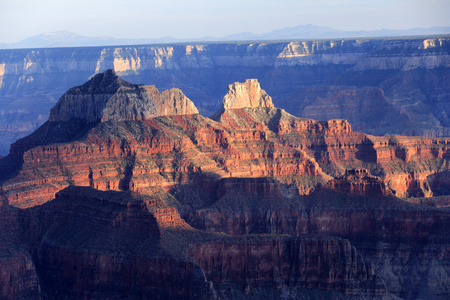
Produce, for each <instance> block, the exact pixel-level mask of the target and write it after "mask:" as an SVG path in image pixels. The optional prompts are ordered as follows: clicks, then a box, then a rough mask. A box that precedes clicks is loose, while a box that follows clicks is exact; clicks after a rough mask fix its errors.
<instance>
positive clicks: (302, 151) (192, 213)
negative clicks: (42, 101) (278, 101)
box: [0, 70, 450, 299]
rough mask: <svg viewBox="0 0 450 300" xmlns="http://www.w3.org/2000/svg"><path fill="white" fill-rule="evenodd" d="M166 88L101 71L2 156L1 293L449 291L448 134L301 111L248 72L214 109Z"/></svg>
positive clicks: (391, 294) (364, 294)
mask: <svg viewBox="0 0 450 300" xmlns="http://www.w3.org/2000/svg"><path fill="white" fill-rule="evenodd" d="M142 89H145V90H146V89H150V90H152V91H153V92H154V93H152V97H149V96H148V94H146V93H140V92H137V91H140V90H142ZM172 91H173V90H172ZM164 93H165V92H162V93H161V94H160V93H159V92H158V91H157V90H155V89H154V87H148V86H142V85H133V84H131V83H129V82H126V81H125V80H123V79H121V78H120V77H118V76H117V74H116V73H115V71H113V70H108V71H106V72H104V73H101V74H98V75H96V76H94V77H93V78H92V79H91V80H90V81H88V82H87V83H85V84H83V85H81V86H79V87H76V88H74V89H71V90H69V91H68V92H67V93H66V94H65V95H64V96H63V97H62V98H61V99H60V101H59V102H58V103H57V105H55V108H54V109H53V110H52V113H51V118H50V119H49V120H48V121H47V122H46V123H44V124H43V125H42V126H41V127H39V129H38V130H36V131H35V132H34V133H33V134H31V135H29V136H27V137H25V138H22V139H20V140H18V141H17V142H15V143H14V144H13V145H12V147H11V153H10V155H8V156H7V157H4V158H2V159H1V160H0V183H1V187H0V229H2V230H1V231H0V240H1V241H3V242H4V244H1V245H0V264H1V268H2V271H3V270H5V271H4V274H2V276H0V291H1V293H2V294H0V296H1V297H2V298H7V299H11V298H12V299H13V298H17V297H22V298H26V297H35V298H37V299H39V298H44V299H46V298H74V299H76V298H85V299H104V298H113V299H114V298H120V297H131V298H133V297H134V298H144V299H145V298H150V299H152V298H162V299H192V298H195V299H216V298H218V299H239V298H241V299H252V298H254V299H273V298H275V299H277V298H278V299H283V298H287V297H291V298H309V299H323V298H328V299H342V298H346V299H396V297H401V298H404V299H416V298H427V299H429V298H435V299H446V298H448V296H449V295H450V289H449V284H448V278H449V274H450V263H449V261H450V247H449V244H450V241H449V238H448V234H447V233H448V227H449V226H450V223H449V222H450V214H449V208H448V197H449V196H448V194H449V190H450V189H449V184H448V178H449V171H448V170H449V169H450V163H449V161H450V146H449V145H450V139H449V138H425V137H402V136H386V137H377V136H371V135H367V134H364V133H361V132H355V131H354V130H353V129H352V126H351V124H350V123H349V122H348V121H346V120H343V119H332V120H328V121H316V120H311V119H304V118H298V117H295V116H293V115H291V114H289V113H287V112H286V111H285V110H283V109H280V108H276V107H274V106H273V103H272V101H271V97H270V96H268V94H267V93H266V92H265V90H263V89H262V88H261V86H260V84H259V82H258V81H257V80H256V79H252V80H247V81H245V82H244V83H239V82H235V83H234V84H231V85H230V86H229V89H228V92H227V94H225V96H224V97H223V101H222V108H221V109H220V110H219V111H218V112H217V113H216V114H215V115H214V116H213V117H211V118H206V117H203V116H202V115H200V114H197V113H196V112H197V110H196V108H195V106H194V105H193V104H192V103H191V102H190V101H188V100H186V99H187V98H186V97H184V96H182V94H181V92H179V93H178V92H177V93H171V92H170V93H169V94H170V95H173V97H172V96H171V97H168V98H164V97H163V95H164ZM117 94H120V95H121V96H120V97H117ZM120 99H126V100H127V101H129V103H127V106H125V107H123V109H111V107H115V106H116V104H117V101H120ZM162 99H164V101H161V100H162ZM87 106H88V107H87ZM154 106H157V107H158V109H157V110H154V111H153V110H152V108H153V107H154ZM119 107H120V105H119ZM130 107H132V108H133V109H130ZM178 107H184V108H189V110H186V109H184V108H183V109H180V110H178V109H175V110H172V109H173V108H178ZM73 111H77V112H78V113H77V114H76V118H74V116H75V115H74V114H72V112H73ZM169 111H170V113H169V114H168V113H167V112H169ZM148 112H153V113H154V114H153V113H152V114H150V115H146V113H148ZM104 116H107V117H106V118H104ZM436 195H437V196H438V197H435V196H436ZM399 197H402V198H399Z"/></svg>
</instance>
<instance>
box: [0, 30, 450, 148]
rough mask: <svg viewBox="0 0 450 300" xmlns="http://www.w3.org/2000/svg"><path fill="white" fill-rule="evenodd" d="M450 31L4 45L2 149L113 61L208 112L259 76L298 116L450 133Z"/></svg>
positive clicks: (137, 80) (125, 74) (136, 78)
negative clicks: (233, 87) (229, 91)
mask: <svg viewBox="0 0 450 300" xmlns="http://www.w3.org/2000/svg"><path fill="white" fill-rule="evenodd" d="M449 52H450V37H448V36H443V37H430V38H385V39H345V40H321V41H290V42H289V41H288V42H255V43H247V42H236V43H226V42H221V43H206V44H200V43H198V44H173V45H143V46H108V47H83V48H48V49H16V50H0V155H3V156H5V155H7V154H8V153H9V150H10V144H11V143H13V142H14V141H16V140H17V139H18V138H21V137H23V136H25V135H27V134H29V133H31V132H33V131H34V130H35V129H36V128H37V127H38V126H40V125H41V124H42V123H44V122H45V120H47V118H48V112H49V111H50V108H51V107H53V106H54V104H55V103H56V102H57V101H58V99H59V98H60V97H61V96H62V95H63V94H64V93H65V92H66V90H67V89H69V88H71V87H73V86H77V85H80V84H82V83H84V82H86V81H87V80H88V79H89V78H91V77H92V76H93V75H94V74H97V73H100V72H103V71H105V70H107V69H114V70H115V71H116V72H117V74H118V75H120V76H121V78H123V79H125V80H127V81H129V82H131V83H134V84H148V85H155V86H156V88H157V89H159V90H161V91H162V90H166V89H171V88H179V89H181V90H182V91H183V92H184V93H185V95H186V96H187V97H188V98H189V99H191V100H192V101H193V102H194V104H195V105H196V106H197V107H198V109H199V111H200V113H201V114H202V115H204V116H210V115H212V114H213V113H214V112H216V111H217V110H218V109H219V108H220V106H221V100H222V98H223V96H224V95H225V93H226V86H227V85H228V84H229V83H230V82H236V81H241V82H242V81H244V80H245V79H247V78H255V79H258V81H259V82H260V84H261V86H262V87H263V88H264V89H265V90H266V91H267V93H268V94H269V95H271V96H272V98H273V101H274V104H275V105H276V106H277V107H280V108H284V109H285V110H286V111H288V112H289V113H292V114H293V115H295V116H298V117H304V118H312V119H316V120H328V119H333V118H341V119H346V120H348V121H349V122H350V124H351V126H352V128H353V130H355V131H362V132H365V133H368V134H373V135H387V134H399V135H423V136H428V137H443V136H449V135H450V104H449V103H450V72H449V68H450V56H449Z"/></svg>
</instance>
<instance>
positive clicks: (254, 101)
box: [223, 79, 273, 109]
mask: <svg viewBox="0 0 450 300" xmlns="http://www.w3.org/2000/svg"><path fill="white" fill-rule="evenodd" d="M243 107H273V103H272V98H270V96H269V95H267V93H266V91H264V90H262V89H261V86H260V84H259V82H258V80H257V79H247V80H246V81H245V82H244V83H239V82H235V83H233V84H230V85H229V86H228V92H227V94H226V95H225V97H224V98H223V108H224V109H232V108H243Z"/></svg>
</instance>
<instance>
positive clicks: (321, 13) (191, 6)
mask: <svg viewBox="0 0 450 300" xmlns="http://www.w3.org/2000/svg"><path fill="white" fill-rule="evenodd" d="M449 16H450V0H308V1H304V0H276V1H264V0H228V1H224V0H190V1H189V0H160V1H151V0H150V1H149V0H0V42H4V43H11V42H18V41H20V40H22V39H24V38H26V37H29V36H33V35H38V34H40V33H43V32H52V31H60V30H67V31H71V32H74V33H77V34H80V35H86V36H110V37H115V38H158V37H162V36H172V37H176V38H196V37H198V38H200V37H204V36H224V35H228V34H233V33H239V32H246V31H248V32H253V33H263V32H268V31H272V30H275V29H281V28H284V27H293V26H298V25H304V24H314V25H319V26H329V27H333V28H336V29H341V30H372V29H382V28H387V29H409V28H414V27H432V26H450V17H449Z"/></svg>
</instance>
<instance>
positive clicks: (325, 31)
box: [0, 24, 450, 49]
mask: <svg viewBox="0 0 450 300" xmlns="http://www.w3.org/2000/svg"><path fill="white" fill-rule="evenodd" d="M441 34H450V27H442V26H441V27H437V26H436V27H431V28H420V27H418V28H412V29H406V30H396V29H379V30H371V31H365V30H360V31H343V30H338V29H334V28H331V27H325V26H317V25H311V24H308V25H300V26H296V27H286V28H283V29H277V30H274V31H271V32H267V33H262V34H255V33H251V32H242V33H237V34H232V35H227V36H224V37H211V36H208V37H202V38H184V39H178V38H174V37H170V36H165V37H160V38H142V39H116V38H113V37H88V36H82V35H78V34H75V33H72V32H68V31H57V32H49V33H43V34H40V35H36V36H32V37H29V38H26V39H24V40H22V41H20V42H17V43H11V44H6V43H0V49H17V48H56V47H83V46H84V47H86V46H116V45H142V44H164V43H182V42H194V41H195V42H214V41H252V40H296V39H339V38H356V37H392V36H423V35H441Z"/></svg>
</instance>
